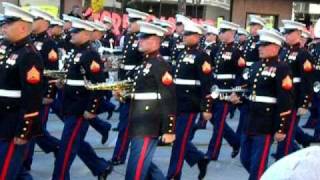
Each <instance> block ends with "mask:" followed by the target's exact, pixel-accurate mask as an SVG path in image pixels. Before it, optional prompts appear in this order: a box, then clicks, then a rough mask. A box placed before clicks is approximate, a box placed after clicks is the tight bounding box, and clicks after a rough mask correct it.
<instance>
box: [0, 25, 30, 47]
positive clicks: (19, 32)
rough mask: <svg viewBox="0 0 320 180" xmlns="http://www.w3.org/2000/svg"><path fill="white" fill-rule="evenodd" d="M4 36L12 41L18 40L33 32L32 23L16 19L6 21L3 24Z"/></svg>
mask: <svg viewBox="0 0 320 180" xmlns="http://www.w3.org/2000/svg"><path fill="white" fill-rule="evenodd" d="M2 30H3V35H4V38H5V39H7V40H9V41H10V42H16V41H18V40H20V38H22V36H23V35H25V36H27V35H29V34H30V33H31V23H27V22H23V21H15V22H10V23H6V24H4V25H3V26H2Z"/></svg>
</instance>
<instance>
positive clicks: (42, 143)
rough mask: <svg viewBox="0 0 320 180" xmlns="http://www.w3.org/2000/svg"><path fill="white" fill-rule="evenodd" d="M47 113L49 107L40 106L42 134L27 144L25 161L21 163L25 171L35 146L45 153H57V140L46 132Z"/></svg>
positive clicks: (29, 165) (31, 158)
mask: <svg viewBox="0 0 320 180" xmlns="http://www.w3.org/2000/svg"><path fill="white" fill-rule="evenodd" d="M49 111H50V105H43V106H42V109H41V111H40V118H41V123H42V132H43V134H42V136H39V137H36V138H34V139H33V140H31V141H30V143H29V146H28V151H27V155H26V159H25V161H24V163H23V164H24V166H25V167H26V168H27V169H30V167H31V164H32V160H33V154H34V147H35V144H37V145H38V146H39V147H40V148H41V149H42V150H43V151H44V152H45V153H50V152H56V151H58V148H59V139H57V138H56V137H54V136H52V135H51V134H50V133H49V132H48V130H47V122H48V116H49Z"/></svg>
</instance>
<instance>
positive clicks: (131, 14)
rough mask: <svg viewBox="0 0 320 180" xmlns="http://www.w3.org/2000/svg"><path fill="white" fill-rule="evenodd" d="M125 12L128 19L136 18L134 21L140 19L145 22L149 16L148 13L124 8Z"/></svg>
mask: <svg viewBox="0 0 320 180" xmlns="http://www.w3.org/2000/svg"><path fill="white" fill-rule="evenodd" d="M126 11H127V12H128V16H129V18H136V19H142V20H145V19H147V17H148V16H149V14H148V13H145V12H142V11H139V10H136V9H131V8H126Z"/></svg>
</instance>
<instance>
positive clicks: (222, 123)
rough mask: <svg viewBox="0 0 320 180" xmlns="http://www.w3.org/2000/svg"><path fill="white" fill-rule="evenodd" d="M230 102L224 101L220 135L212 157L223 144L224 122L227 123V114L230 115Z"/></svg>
mask: <svg viewBox="0 0 320 180" xmlns="http://www.w3.org/2000/svg"><path fill="white" fill-rule="evenodd" d="M228 112H229V111H228V103H224V105H223V113H222V117H221V120H220V129H219V131H218V137H217V139H216V143H215V145H214V148H213V152H212V157H214V156H215V155H216V153H217V151H218V149H219V147H220V145H221V142H222V135H223V129H224V123H225V120H226V118H227V115H228Z"/></svg>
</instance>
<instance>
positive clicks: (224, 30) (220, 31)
mask: <svg viewBox="0 0 320 180" xmlns="http://www.w3.org/2000/svg"><path fill="white" fill-rule="evenodd" d="M227 31H230V29H224V28H222V29H220V30H219V34H223V33H225V32H227Z"/></svg>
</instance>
